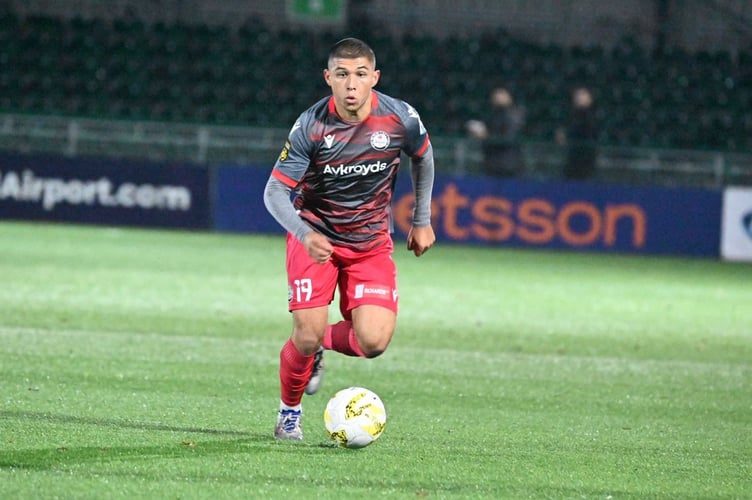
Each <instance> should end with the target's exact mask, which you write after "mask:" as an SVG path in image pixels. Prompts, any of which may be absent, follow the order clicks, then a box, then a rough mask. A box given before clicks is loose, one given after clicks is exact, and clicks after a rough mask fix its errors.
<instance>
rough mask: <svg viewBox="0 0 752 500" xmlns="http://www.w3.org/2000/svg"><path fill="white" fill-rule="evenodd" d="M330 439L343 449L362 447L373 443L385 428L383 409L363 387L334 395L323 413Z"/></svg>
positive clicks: (373, 394) (375, 398)
mask: <svg viewBox="0 0 752 500" xmlns="http://www.w3.org/2000/svg"><path fill="white" fill-rule="evenodd" d="M324 425H326V431H327V432H328V433H329V437H330V438H331V439H332V441H334V442H335V443H337V445H339V446H341V447H344V448H363V447H365V446H368V445H369V444H371V443H373V442H374V441H376V440H377V439H378V438H379V436H381V433H382V432H384V426H386V408H385V407H384V403H383V402H382V401H381V398H379V396H378V395H376V393H374V392H373V391H371V390H369V389H365V388H363V387H348V388H347V389H342V390H341V391H339V392H337V394H335V395H334V396H333V397H332V399H330V400H329V402H328V403H327V405H326V410H324Z"/></svg>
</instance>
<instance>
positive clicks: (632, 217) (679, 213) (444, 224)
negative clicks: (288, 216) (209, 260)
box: [214, 166, 722, 257]
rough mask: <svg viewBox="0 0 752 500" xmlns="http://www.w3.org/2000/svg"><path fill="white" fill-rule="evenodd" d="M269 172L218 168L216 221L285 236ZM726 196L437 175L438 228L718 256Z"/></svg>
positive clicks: (404, 182) (405, 206) (400, 206)
mask: <svg viewBox="0 0 752 500" xmlns="http://www.w3.org/2000/svg"><path fill="white" fill-rule="evenodd" d="M268 177H269V168H268V167H267V168H248V167H237V166H227V167H222V168H220V169H219V170H218V172H217V179H216V187H217V192H216V205H215V219H214V223H215V227H216V228H217V229H219V230H222V231H241V232H274V233H281V232H282V230H281V229H280V228H279V226H278V225H277V223H276V222H275V221H274V220H273V219H272V218H271V217H270V216H269V215H268V213H267V212H266V208H265V207H264V204H263V189H264V185H265V184H266V180H267V179H268ZM721 202H722V193H721V192H720V191H715V190H704V189H670V188H659V187H626V186H614V185H605V184H589V183H575V182H572V183H556V182H553V183H552V182H534V181H526V180H516V179H515V180H502V179H489V178H480V177H450V176H441V175H439V176H437V178H436V181H435V185H434V193H433V210H432V212H433V224H434V228H435V230H436V233H437V238H438V240H439V242H441V241H444V242H456V243H468V244H485V245H500V246H515V247H535V248H554V249H577V250H595V251H607V252H620V253H638V254H665V255H688V256H703V257H717V256H718V254H719V242H720V220H721ZM412 206H413V198H412V188H411V184H410V178H409V176H408V175H402V174H401V175H400V177H399V179H398V182H397V186H396V192H395V197H394V200H393V214H394V221H395V232H396V234H395V237H397V238H404V237H405V235H406V234H407V231H408V229H409V225H410V216H411V213H412Z"/></svg>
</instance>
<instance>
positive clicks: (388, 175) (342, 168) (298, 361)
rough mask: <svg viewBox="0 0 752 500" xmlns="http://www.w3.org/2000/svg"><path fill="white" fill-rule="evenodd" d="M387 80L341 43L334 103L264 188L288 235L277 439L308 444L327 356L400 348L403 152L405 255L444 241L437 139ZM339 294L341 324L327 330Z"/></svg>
mask: <svg viewBox="0 0 752 500" xmlns="http://www.w3.org/2000/svg"><path fill="white" fill-rule="evenodd" d="M379 76H380V71H379V70H378V69H376V56H375V55H374V53H373V50H372V49H371V48H370V47H369V46H368V45H367V44H366V43H364V42H363V41H361V40H358V39H355V38H346V39H344V40H341V41H339V42H338V43H336V44H335V45H334V46H333V47H332V48H331V50H330V52H329V59H328V64H327V68H326V69H325V70H324V80H325V81H326V83H327V85H329V87H331V96H328V97H325V98H323V99H321V100H320V101H319V102H317V103H316V104H314V105H313V106H311V107H310V108H309V109H307V110H306V111H304V112H303V113H302V114H301V115H300V117H299V118H298V120H297V121H296V122H295V124H294V125H293V126H292V129H291V130H290V133H289V136H288V139H287V141H286V143H285V146H284V148H283V149H282V152H281V153H280V155H279V158H278V159H277V161H276V162H275V164H274V168H273V169H272V172H271V175H270V177H269V180H268V182H267V184H266V187H265V189H264V203H265V206H266V207H267V210H269V213H271V214H272V216H273V217H274V218H275V219H276V220H277V222H279V224H280V225H281V226H282V227H283V228H285V229H286V230H287V232H288V234H287V256H286V268H287V282H288V287H289V293H288V302H289V303H288V308H289V310H290V311H291V313H292V320H293V327H292V335H291V336H290V338H289V340H288V341H287V342H286V343H285V345H284V346H283V347H282V350H281V352H280V365H279V378H280V400H281V401H280V409H279V415H278V418H277V424H276V427H275V430H274V436H275V437H276V438H277V439H293V440H300V439H303V431H302V427H301V417H302V412H303V410H302V405H301V401H302V398H303V394H304V392H305V393H307V394H314V393H315V392H316V391H317V390H318V388H319V384H320V383H321V376H322V373H323V366H324V364H323V357H322V355H323V350H324V349H328V350H333V351H337V352H340V353H342V354H345V355H348V356H360V357H365V358H374V357H376V356H378V355H380V354H381V353H383V352H384V350H385V349H386V348H387V345H388V344H389V342H390V340H391V339H392V335H393V334H394V329H395V325H396V317H397V302H398V297H397V285H396V277H397V273H396V268H395V264H394V261H393V260H392V257H391V255H392V252H393V242H392V237H391V229H392V221H391V219H390V216H391V212H390V202H391V199H392V194H393V190H394V184H395V180H396V176H397V170H398V168H399V163H400V152H401V151H404V152H405V154H406V155H407V156H408V157H409V158H410V172H411V176H412V181H413V191H414V195H415V208H414V211H413V222H412V227H411V229H410V231H409V232H408V236H407V249H408V250H412V252H413V253H414V254H415V255H416V256H421V255H422V254H423V253H425V252H426V251H427V250H428V249H429V248H430V247H431V246H432V245H433V243H434V241H435V240H436V237H435V235H434V231H433V228H432V227H431V190H432V189H433V178H434V163H433V150H432V147H431V142H430V140H429V137H428V133H427V132H426V129H425V127H424V126H423V123H422V122H421V120H420V117H419V116H418V113H417V112H416V111H415V109H413V107H412V106H410V105H409V104H407V103H405V102H404V101H401V100H398V99H395V98H393V97H390V96H387V95H385V94H382V93H380V92H378V91H376V90H374V86H375V85H376V84H377V83H378V81H379ZM293 190H294V191H295V196H294V200H293V201H291V196H290V195H291V192H292V191H293ZM337 287H339V295H340V303H339V307H340V311H341V313H342V317H343V320H341V321H339V322H337V323H334V324H328V323H329V315H328V311H329V304H330V303H331V302H332V300H333V299H334V292H335V289H336V288H337Z"/></svg>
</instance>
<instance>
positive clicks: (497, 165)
mask: <svg viewBox="0 0 752 500" xmlns="http://www.w3.org/2000/svg"><path fill="white" fill-rule="evenodd" d="M524 126H525V108H523V107H522V106H520V105H517V104H515V102H514V99H513V97H512V94H511V93H510V92H509V90H507V89H506V88H504V87H495V88H494V89H493V90H492V91H491V95H490V112H489V116H488V119H487V120H486V121H480V120H470V121H468V122H467V124H466V125H465V128H466V130H467V132H468V134H470V136H471V137H473V138H475V139H478V140H479V141H481V144H482V149H483V173H484V174H486V175H490V176H496V177H512V176H519V175H522V174H523V172H524V170H525V163H524V159H523V157H522V151H521V148H520V143H519V134H520V131H521V130H522V128H523V127H524Z"/></svg>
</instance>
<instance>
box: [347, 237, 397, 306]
mask: <svg viewBox="0 0 752 500" xmlns="http://www.w3.org/2000/svg"><path fill="white" fill-rule="evenodd" d="M390 248H391V247H387V248H385V249H384V250H383V251H381V252H375V253H373V254H372V255H369V256H368V257H367V258H359V259H357V260H352V261H349V262H348V264H347V265H346V266H344V267H343V268H342V269H341V270H340V275H339V292H340V311H341V312H342V316H343V317H344V318H345V319H351V317H352V311H354V310H355V309H356V308H359V307H361V306H381V307H382V308H385V309H387V310H389V311H391V312H392V313H393V314H395V315H396V314H397V306H398V303H399V294H398V293H397V267H396V266H395V264H394V261H393V260H392V256H391V251H390Z"/></svg>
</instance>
